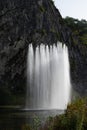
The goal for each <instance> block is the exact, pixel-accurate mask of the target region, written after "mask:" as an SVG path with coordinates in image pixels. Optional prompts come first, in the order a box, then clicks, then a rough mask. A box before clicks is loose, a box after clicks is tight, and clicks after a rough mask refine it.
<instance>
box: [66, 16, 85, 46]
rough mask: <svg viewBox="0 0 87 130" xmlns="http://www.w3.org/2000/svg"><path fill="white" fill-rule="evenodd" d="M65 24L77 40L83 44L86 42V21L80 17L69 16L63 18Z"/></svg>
mask: <svg viewBox="0 0 87 130" xmlns="http://www.w3.org/2000/svg"><path fill="white" fill-rule="evenodd" d="M64 22H65V24H66V25H67V26H68V27H70V29H71V30H72V32H73V35H76V36H77V37H78V39H79V41H80V42H81V43H83V44H87V21H86V20H84V19H82V20H78V19H74V18H71V17H66V18H64Z"/></svg>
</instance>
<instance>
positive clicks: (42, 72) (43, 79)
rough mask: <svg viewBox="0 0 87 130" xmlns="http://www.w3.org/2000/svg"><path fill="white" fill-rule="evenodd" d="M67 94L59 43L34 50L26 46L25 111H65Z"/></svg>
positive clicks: (65, 52) (66, 65) (64, 60)
mask: <svg viewBox="0 0 87 130" xmlns="http://www.w3.org/2000/svg"><path fill="white" fill-rule="evenodd" d="M70 91H71V83H70V68H69V58H68V49H67V46H66V45H62V43H60V42H58V43H57V44H56V45H55V44H54V45H50V46H48V45H44V44H41V45H40V46H37V47H36V49H35V50H34V49H33V45H32V44H29V50H28V58H27V96H26V109H27V110H28V109H32V110H52V109H59V110H65V109H66V108H67V104H68V103H69V102H70V95H71V94H70Z"/></svg>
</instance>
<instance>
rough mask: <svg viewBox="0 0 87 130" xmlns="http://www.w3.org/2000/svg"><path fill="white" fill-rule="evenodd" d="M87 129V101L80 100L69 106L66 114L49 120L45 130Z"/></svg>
mask: <svg viewBox="0 0 87 130" xmlns="http://www.w3.org/2000/svg"><path fill="white" fill-rule="evenodd" d="M86 129H87V100H86V99H78V100H76V101H74V102H73V103H72V104H70V105H68V107H67V110H66V112H65V114H62V115H59V116H56V117H54V118H51V120H49V121H48V122H47V123H46V125H45V127H44V130H86Z"/></svg>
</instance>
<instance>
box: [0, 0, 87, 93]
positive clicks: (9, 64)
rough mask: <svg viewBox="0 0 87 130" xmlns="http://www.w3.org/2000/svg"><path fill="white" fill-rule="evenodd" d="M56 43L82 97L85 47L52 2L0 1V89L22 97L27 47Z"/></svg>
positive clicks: (83, 90)
mask: <svg viewBox="0 0 87 130" xmlns="http://www.w3.org/2000/svg"><path fill="white" fill-rule="evenodd" d="M57 41H61V42H63V43H66V44H67V46H68V48H69V54H70V63H71V77H72V83H73V86H74V88H75V89H76V90H77V91H79V92H80V93H81V92H83V93H85V91H86V90H87V89H86V85H87V82H86V76H87V71H86V67H87V66H86V65H87V64H86V63H87V60H86V58H84V57H85V56H83V55H84V54H83V52H84V51H86V48H87V47H84V46H82V45H81V44H79V42H78V39H77V38H76V37H75V36H72V32H71V30H70V29H69V28H68V27H67V26H66V25H65V24H64V22H63V19H62V17H61V15H60V13H59V11H58V9H56V7H55V6H54V4H53V2H52V1H51V0H0V88H8V89H9V91H11V92H12V93H14V94H15V93H16V94H17V93H18V94H19V93H24V91H25V89H26V63H27V62H26V60H27V51H28V45H29V43H33V46H34V47H35V46H36V45H38V44H40V43H44V44H53V43H56V42H57ZM84 48H85V50H84ZM82 49H83V51H82Z"/></svg>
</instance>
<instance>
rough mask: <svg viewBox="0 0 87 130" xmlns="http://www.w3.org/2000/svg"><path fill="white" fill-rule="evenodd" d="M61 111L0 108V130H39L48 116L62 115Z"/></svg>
mask: <svg viewBox="0 0 87 130" xmlns="http://www.w3.org/2000/svg"><path fill="white" fill-rule="evenodd" d="M63 112H64V111H62V110H23V109H19V108H15V109H13V108H0V130H30V128H32V129H33V130H39V128H40V127H41V126H43V125H44V123H45V121H46V120H47V119H48V118H49V116H52V117H53V116H56V115H58V114H62V113H63Z"/></svg>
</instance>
